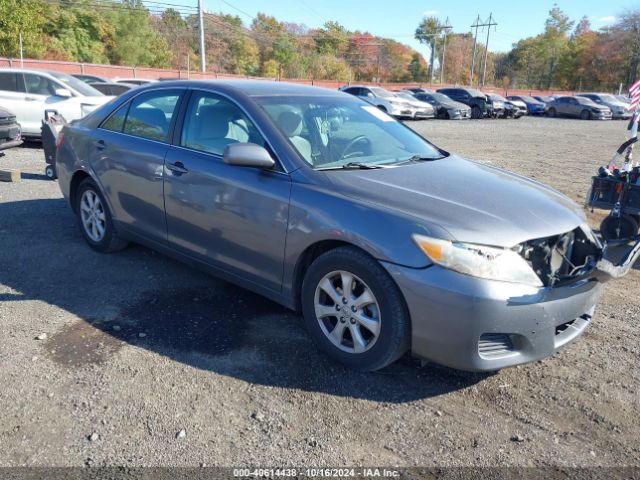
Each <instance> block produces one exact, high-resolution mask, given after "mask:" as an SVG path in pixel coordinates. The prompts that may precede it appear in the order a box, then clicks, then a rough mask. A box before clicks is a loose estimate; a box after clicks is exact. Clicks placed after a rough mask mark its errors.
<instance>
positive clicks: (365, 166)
mask: <svg viewBox="0 0 640 480" xmlns="http://www.w3.org/2000/svg"><path fill="white" fill-rule="evenodd" d="M357 168H359V169H360V170H372V169H375V168H384V167H383V166H382V165H376V164H372V163H362V162H349V163H344V164H342V165H336V166H334V167H325V168H316V170H349V169H357Z"/></svg>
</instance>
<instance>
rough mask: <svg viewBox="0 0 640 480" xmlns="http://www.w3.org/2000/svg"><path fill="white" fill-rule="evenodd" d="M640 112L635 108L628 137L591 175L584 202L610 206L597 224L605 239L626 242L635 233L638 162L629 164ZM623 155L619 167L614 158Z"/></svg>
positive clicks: (639, 200)
mask: <svg viewBox="0 0 640 480" xmlns="http://www.w3.org/2000/svg"><path fill="white" fill-rule="evenodd" d="M639 117H640V113H639V112H638V111H636V112H635V113H634V115H633V116H632V117H631V120H630V121H629V126H628V127H627V129H628V130H629V131H630V135H629V139H628V140H626V141H625V142H623V143H622V145H620V147H618V149H617V150H616V152H615V154H614V155H613V158H612V159H611V160H610V161H609V164H608V166H607V167H600V169H599V170H598V175H597V176H594V177H593V178H592V184H591V189H590V191H589V194H588V195H587V205H588V206H589V207H591V208H592V209H593V208H600V209H605V210H611V212H610V214H609V215H608V216H607V217H606V218H605V219H604V220H603V221H602V223H601V224H600V233H601V235H602V237H603V238H604V239H605V240H606V241H607V242H620V243H625V242H628V241H629V240H631V239H633V238H634V237H635V235H637V233H638V227H639V225H640V165H638V164H637V163H636V164H635V165H633V164H632V156H633V147H634V145H635V143H636V142H637V141H638V136H637V131H638V130H637V129H638V120H639ZM623 155H624V156H625V159H624V164H623V166H622V168H618V167H617V161H618V160H619V159H621V158H622V156H623Z"/></svg>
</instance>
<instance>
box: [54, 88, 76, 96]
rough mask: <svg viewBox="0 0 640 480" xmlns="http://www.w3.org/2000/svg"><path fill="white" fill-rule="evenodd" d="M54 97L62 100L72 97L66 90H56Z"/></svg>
mask: <svg viewBox="0 0 640 480" xmlns="http://www.w3.org/2000/svg"><path fill="white" fill-rule="evenodd" d="M55 96H56V97H62V98H71V97H72V96H73V95H71V92H70V91H69V90H67V89H66V88H56V90H55Z"/></svg>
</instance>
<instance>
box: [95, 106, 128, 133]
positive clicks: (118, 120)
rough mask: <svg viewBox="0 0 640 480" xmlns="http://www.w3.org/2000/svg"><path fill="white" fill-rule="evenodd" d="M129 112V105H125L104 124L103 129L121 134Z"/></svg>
mask: <svg viewBox="0 0 640 480" xmlns="http://www.w3.org/2000/svg"><path fill="white" fill-rule="evenodd" d="M128 111H129V104H128V103H125V104H124V105H123V106H121V107H120V108H119V109H118V110H116V111H115V113H113V114H112V115H111V116H110V117H109V118H107V120H106V121H105V122H104V123H103V124H102V128H104V129H105V130H111V131H112V132H120V133H122V130H123V128H124V121H125V119H126V118H127V112H128Z"/></svg>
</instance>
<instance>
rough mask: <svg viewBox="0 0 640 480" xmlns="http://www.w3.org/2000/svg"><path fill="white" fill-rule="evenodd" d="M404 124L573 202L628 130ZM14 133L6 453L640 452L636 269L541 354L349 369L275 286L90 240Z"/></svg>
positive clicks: (4, 236) (5, 232) (2, 344)
mask: <svg viewBox="0 0 640 480" xmlns="http://www.w3.org/2000/svg"><path fill="white" fill-rule="evenodd" d="M409 125H410V126H411V127H412V128H415V129H416V130H418V131H420V132H421V133H423V134H425V135H426V136H427V137H429V138H430V139H432V140H433V141H434V142H435V143H437V144H438V145H440V146H442V147H443V148H446V149H450V150H452V151H455V152H457V153H460V154H462V155H465V156H467V157H471V158H476V159H479V160H481V161H490V162H492V163H493V164H495V165H498V166H500V167H505V168H508V169H510V170H513V171H516V172H518V173H522V174H524V175H528V176H532V177H534V178H536V179H537V180H540V181H542V182H545V183H549V184H550V185H552V186H553V187H555V188H557V189H559V190H561V191H562V192H564V193H566V194H567V195H569V196H570V197H571V198H573V199H574V200H576V201H578V202H583V201H584V195H585V193H586V191H587V188H588V184H589V179H590V176H591V175H592V174H593V172H595V170H596V168H597V166H598V165H600V164H602V163H604V162H606V161H607V159H608V158H609V157H610V156H611V155H612V153H613V150H614V148H615V147H617V146H618V145H619V144H620V143H621V142H622V140H623V138H624V134H625V125H624V124H623V123H622V122H582V121H572V120H555V119H537V118H524V119H521V120H518V121H499V120H496V121H468V122H467V121H464V122H446V121H426V122H411V123H409ZM6 153H7V155H6V157H4V158H2V159H0V168H6V167H14V168H20V169H21V170H22V171H23V180H22V182H20V183H16V184H8V183H0V338H2V341H0V385H2V388H0V405H1V408H0V466H18V465H26V466H32V465H39V466H50V465H55V466H82V465H93V466H100V465H127V466H144V465H146V466H149V465H161V466H194V467H197V466H199V465H203V464H206V465H210V466H213V465H224V466H247V465H254V466H256V465H257V466H272V467H277V466H284V465H298V466H300V465H305V466H327V465H329V466H344V465H351V466H353V465H372V464H375V465H387V466H412V465H421V466H432V465H439V466H447V465H459V466H468V465H477V466H484V465H501V466H506V465H520V466H529V465H532V466H533V465H562V466H572V465H579V466H590V465H638V464H639V463H640V462H639V458H640V451H639V448H640V447H639V445H638V431H640V420H639V417H638V415H637V412H638V411H639V410H640V395H639V392H638V386H639V376H640V373H639V370H638V368H637V365H638V363H639V362H640V347H639V345H640V342H639V340H640V338H639V337H640V336H639V334H638V312H639V310H640V301H639V300H638V296H637V292H638V291H639V290H638V287H639V280H640V277H639V275H638V272H637V271H634V272H632V273H631V274H630V275H629V276H628V277H626V278H625V279H624V280H623V281H620V282H618V283H610V284H608V285H607V286H606V290H605V295H604V297H603V300H602V302H601V304H600V306H599V308H598V311H597V314H596V316H595V321H594V322H593V324H592V325H591V327H590V328H589V329H588V331H587V332H586V333H585V335H584V336H583V337H582V338H581V339H579V340H578V341H577V342H575V343H573V344H572V345H571V346H569V347H568V348H566V349H564V350H563V351H561V352H560V353H559V354H557V355H555V356H553V357H552V358H549V359H546V360H544V361H541V362H536V363H534V364H530V365H526V366H522V367H519V368H513V369H508V370H504V371H501V372H498V373H496V374H486V375H481V374H469V373H461V372H456V371H453V370H449V369H446V368H443V367H438V366H435V365H427V366H425V367H422V368H421V367H420V366H419V365H418V364H416V363H415V362H413V361H412V360H411V359H409V358H404V359H402V360H401V361H400V362H398V363H397V364H395V365H392V366H391V367H389V368H387V369H386V370H384V371H382V372H378V373H369V374H364V373H357V372H350V371H347V370H345V369H343V368H342V367H340V366H339V365H335V364H333V363H331V362H329V361H328V360H327V359H326V358H325V357H323V356H322V355H321V354H319V353H317V352H316V350H315V349H314V347H313V345H312V344H311V342H310V341H309V339H308V337H307V335H306V334H305V332H304V329H303V326H302V323H301V321H300V318H299V317H298V316H297V315H296V314H294V313H291V312H288V311H286V310H284V309H283V308H281V307H279V306H278V305H275V304H273V303H271V302H270V301H269V300H267V299H263V298H260V297H257V296H255V295H253V294H251V293H249V292H246V291H244V290H242V289H239V288H236V287H234V286H232V285H229V284H226V283H223V282H221V281H218V280H216V279H214V278H211V277H208V276H206V275H204V274H202V273H200V272H197V271H194V270H192V269H190V268H189V267H186V266H183V265H181V264H179V263H176V262H174V261H172V260H170V259H168V258H166V257H164V256H162V255H159V254H157V253H154V252H152V251H150V250H148V249H146V248H142V247H139V246H131V247H130V248H128V249H127V250H125V251H123V252H120V253H117V254H112V255H100V254H97V253H95V252H93V251H92V250H90V249H89V248H88V247H87V246H86V245H85V244H84V242H83V240H82V238H81V237H80V233H79V231H78V229H77V227H76V224H75V220H74V217H73V216H72V214H71V211H70V209H69V207H68V206H67V204H66V203H65V202H64V201H63V200H62V199H61V195H60V192H59V190H58V187H57V184H56V182H52V181H49V180H47V179H46V178H45V177H44V175H43V170H44V162H43V156H42V151H41V150H40V149H39V148H36V147H33V146H27V147H24V148H16V149H11V150H8V151H7V152H6ZM496 193H497V194H499V192H496ZM601 216H602V214H599V213H597V212H596V213H594V214H589V220H590V222H591V223H592V224H593V225H594V226H597V224H598V223H599V220H600V218H601ZM140 333H145V334H146V337H144V338H143V337H141V336H140V335H139V334H140ZM44 334H46V338H45V337H44ZM37 337H40V338H41V339H40V340H36V338H37ZM182 431H184V432H185V435H184V436H181V435H180V433H181V432H182ZM94 434H95V436H96V438H95V440H94V441H89V440H90V439H91V438H93V437H94ZM514 438H515V439H516V440H515V441H514V440H513V439H514ZM521 440H522V441H521Z"/></svg>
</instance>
